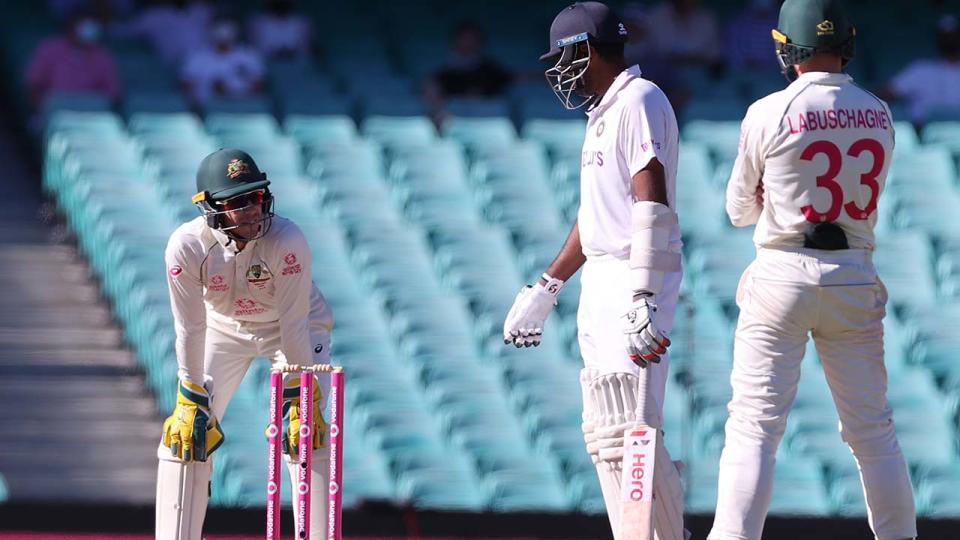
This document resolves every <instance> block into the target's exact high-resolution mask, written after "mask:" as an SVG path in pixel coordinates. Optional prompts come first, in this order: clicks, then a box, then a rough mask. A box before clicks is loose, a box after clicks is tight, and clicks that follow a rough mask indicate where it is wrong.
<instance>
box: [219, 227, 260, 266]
mask: <svg viewBox="0 0 960 540" xmlns="http://www.w3.org/2000/svg"><path fill="white" fill-rule="evenodd" d="M210 232H211V233H213V237H214V238H215V239H216V240H217V243H218V244H220V246H221V247H222V248H223V253H224V259H226V260H228V261H229V260H230V259H232V258H234V257H236V256H237V254H239V253H240V251H239V250H237V242H236V241H235V240H234V239H232V238H230V237H229V236H227V235H226V234H225V233H224V232H222V231H219V230H217V229H213V228H211V229H210ZM255 242H256V240H250V241H249V242H247V245H246V246H244V248H243V249H245V250H249V249H251V248H252V247H253V244H254V243H255Z"/></svg>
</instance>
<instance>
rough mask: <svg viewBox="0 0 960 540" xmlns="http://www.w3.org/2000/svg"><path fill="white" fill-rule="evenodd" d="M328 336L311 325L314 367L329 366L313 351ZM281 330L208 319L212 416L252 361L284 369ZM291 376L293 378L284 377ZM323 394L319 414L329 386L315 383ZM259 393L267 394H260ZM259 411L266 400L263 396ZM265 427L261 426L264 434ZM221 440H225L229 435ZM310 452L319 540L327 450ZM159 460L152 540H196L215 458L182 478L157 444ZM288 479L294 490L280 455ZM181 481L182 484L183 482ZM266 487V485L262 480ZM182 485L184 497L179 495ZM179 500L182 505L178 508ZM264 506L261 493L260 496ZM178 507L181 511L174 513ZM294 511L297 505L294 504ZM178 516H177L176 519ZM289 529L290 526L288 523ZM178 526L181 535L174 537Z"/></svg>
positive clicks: (293, 466)
mask: <svg viewBox="0 0 960 540" xmlns="http://www.w3.org/2000/svg"><path fill="white" fill-rule="evenodd" d="M327 333H328V332H327V330H326V329H325V328H324V327H323V326H322V325H321V324H320V323H319V322H316V323H314V322H311V332H310V335H311V344H312V345H313V346H314V347H316V348H315V349H314V355H313V360H314V363H315V364H320V363H325V362H329V351H326V350H322V349H321V348H319V347H317V346H318V345H319V344H326V343H329V340H328V339H327V338H326V334H327ZM280 346H281V343H280V326H279V324H278V323H276V322H273V323H253V322H241V321H223V320H220V319H215V318H213V317H207V335H206V341H205V351H204V375H205V377H206V378H207V379H208V380H209V383H208V384H209V385H210V386H211V387H212V390H213V392H212V399H211V406H210V409H211V412H212V413H213V414H214V415H215V416H216V418H217V419H218V420H222V419H223V417H224V414H225V412H226V410H227V405H228V404H229V403H230V400H231V399H232V398H233V394H234V393H235V392H236V391H237V388H238V387H239V386H240V383H241V382H242V380H243V377H244V375H246V373H247V370H248V369H249V368H250V364H251V363H252V362H253V359H254V358H256V357H266V358H268V359H269V360H270V361H271V362H272V363H286V358H285V357H284V354H283V351H282V350H281V348H280ZM289 376H296V375H288V377H289ZM317 379H318V382H319V383H320V389H321V392H322V393H323V397H322V401H321V410H323V409H324V404H325V403H326V399H327V396H328V394H329V386H330V380H329V378H328V377H324V376H320V377H318V378H317ZM264 392H267V390H266V389H264ZM263 403H264V406H266V403H267V395H266V393H264V399H263ZM265 428H266V426H261V429H265ZM224 437H225V438H226V439H228V440H229V439H230V433H229V432H225V433H224ZM326 444H327V440H326V438H325V440H324V447H323V448H319V449H316V450H314V452H313V458H312V459H313V460H312V467H311V469H312V471H311V473H312V474H311V482H312V486H313V489H312V490H311V499H310V506H311V512H310V514H311V517H310V540H323V539H325V538H326V533H327V527H326V524H327V512H326V508H327V489H326V487H327V483H328V476H329V459H330V454H329V452H330V449H329V447H328V446H326ZM157 456H158V457H159V459H160V464H159V470H158V475H157V517H156V538H157V540H200V538H201V537H200V535H201V531H202V527H203V518H204V515H205V514H206V510H207V502H208V493H207V490H208V485H209V483H210V478H211V475H212V468H213V462H215V461H216V456H217V454H216V453H214V454H212V455H211V456H210V457H209V458H208V460H207V462H206V463H190V464H187V465H186V466H185V471H186V472H185V473H184V472H181V471H180V467H182V464H181V462H180V461H179V460H177V459H174V458H172V457H171V456H170V449H169V448H167V447H165V446H163V444H162V443H161V444H160V445H159V448H158V449H157ZM284 458H285V460H286V462H287V468H288V471H289V474H290V478H291V485H292V486H296V474H297V473H296V470H297V462H296V461H295V460H294V459H291V458H290V457H289V456H287V455H284ZM263 468H264V479H266V469H267V456H266V455H264V456H263ZM184 474H185V475H186V478H187V481H186V482H183V481H182V480H178V479H182V478H183V477H184V476H183V475H184ZM264 481H266V480H264ZM181 483H183V484H184V485H185V486H187V487H186V488H185V490H186V491H188V492H187V493H184V494H182V495H181V494H180V493H179V490H180V489H184V488H181V487H180V484H181ZM181 500H182V503H181ZM293 500H294V501H296V500H297V493H296V489H294V490H293ZM264 503H266V490H264ZM180 506H182V510H178V507H180ZM294 508H296V504H294ZM178 513H180V515H179V516H178ZM288 523H289V522H288ZM177 524H179V528H180V530H179V531H178V530H177V528H178V526H177Z"/></svg>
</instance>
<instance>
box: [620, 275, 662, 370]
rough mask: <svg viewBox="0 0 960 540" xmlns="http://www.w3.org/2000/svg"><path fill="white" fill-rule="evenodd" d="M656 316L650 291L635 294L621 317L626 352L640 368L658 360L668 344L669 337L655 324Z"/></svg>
mask: <svg viewBox="0 0 960 540" xmlns="http://www.w3.org/2000/svg"><path fill="white" fill-rule="evenodd" d="M656 317H657V305H656V304H655V303H654V297H653V295H652V294H650V293H638V294H635V295H634V297H633V305H632V306H631V307H630V311H628V312H627V313H626V315H624V316H623V317H622V319H623V334H624V336H625V337H626V341H627V343H626V348H627V354H628V355H629V356H630V360H633V361H634V362H635V363H636V364H637V365H638V366H640V367H642V368H645V367H647V366H648V365H650V363H651V362H654V363H656V362H659V361H660V357H661V356H662V355H663V354H664V353H665V352H667V347H669V346H670V339H669V338H667V336H665V335H664V334H663V332H661V331H660V329H659V328H657V326H656V322H655V321H656Z"/></svg>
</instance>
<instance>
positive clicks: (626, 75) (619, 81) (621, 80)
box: [587, 65, 640, 115]
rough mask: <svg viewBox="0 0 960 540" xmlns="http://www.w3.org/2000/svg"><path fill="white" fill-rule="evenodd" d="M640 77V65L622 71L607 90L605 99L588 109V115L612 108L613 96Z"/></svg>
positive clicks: (604, 95)
mask: <svg viewBox="0 0 960 540" xmlns="http://www.w3.org/2000/svg"><path fill="white" fill-rule="evenodd" d="M639 76H640V66H638V65H633V66H630V67H628V68H627V69H625V70H623V71H621V72H620V74H619V75H617V78H616V79H614V80H613V82H612V83H610V88H607V91H606V92H604V94H603V98H601V99H600V101H599V102H597V103H596V104H595V105H591V106H590V107H589V108H588V109H587V114H588V115H589V114H591V113H593V112H594V111H596V112H602V111H603V110H604V109H606V108H607V107H608V106H610V102H611V101H613V96H614V95H616V93H617V92H618V91H619V90H620V89H621V88H623V87H624V86H625V85H626V84H627V82H629V81H630V80H631V79H633V78H634V77H639Z"/></svg>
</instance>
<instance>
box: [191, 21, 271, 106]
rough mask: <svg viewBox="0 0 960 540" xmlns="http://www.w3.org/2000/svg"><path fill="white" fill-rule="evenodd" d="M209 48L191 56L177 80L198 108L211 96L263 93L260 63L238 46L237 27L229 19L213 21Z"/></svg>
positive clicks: (238, 31) (262, 68) (251, 52)
mask: <svg viewBox="0 0 960 540" xmlns="http://www.w3.org/2000/svg"><path fill="white" fill-rule="evenodd" d="M210 35H211V40H212V41H213V45H212V46H211V47H208V48H204V49H200V50H197V51H194V52H193V53H191V54H190V55H189V56H188V57H187V59H186V61H185V62H184V65H183V70H182V73H181V80H182V81H183V84H184V86H185V90H186V92H187V95H189V96H190V98H191V99H192V100H193V102H194V103H196V104H198V105H204V104H206V103H208V102H209V101H210V100H211V99H212V98H213V97H214V96H222V97H243V96H252V95H256V94H259V93H260V92H262V91H263V88H264V85H263V77H264V66H263V59H261V58H260V54H259V53H257V51H255V50H253V49H251V48H250V47H247V46H246V45H243V44H241V43H240V26H239V25H238V24H237V22H236V21H234V20H232V19H217V20H216V21H214V23H213V25H212V26H211V32H210Z"/></svg>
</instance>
